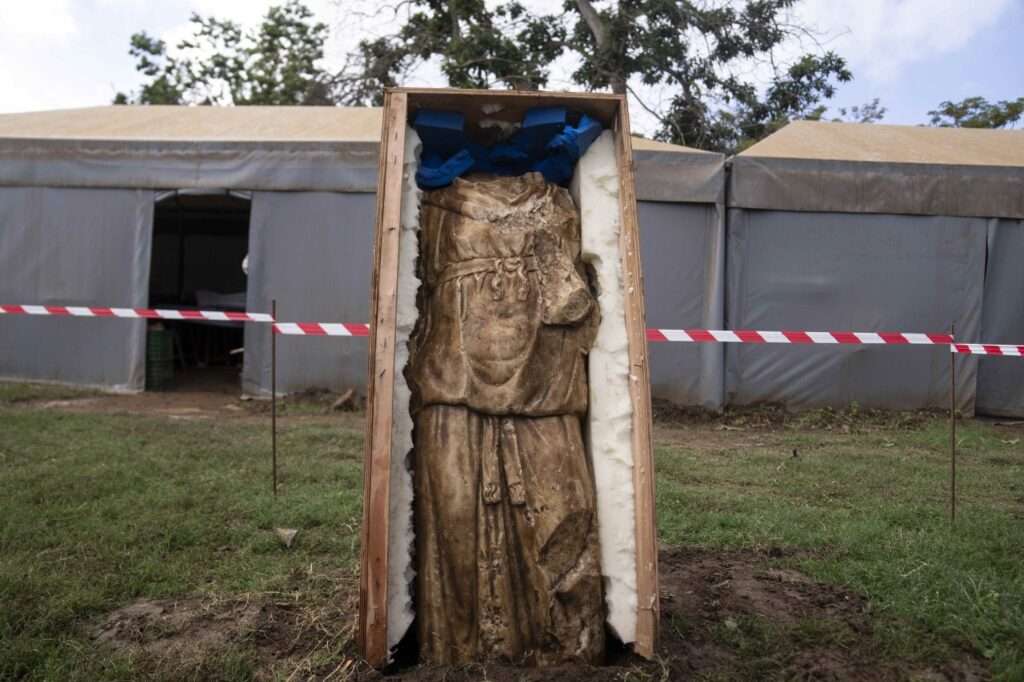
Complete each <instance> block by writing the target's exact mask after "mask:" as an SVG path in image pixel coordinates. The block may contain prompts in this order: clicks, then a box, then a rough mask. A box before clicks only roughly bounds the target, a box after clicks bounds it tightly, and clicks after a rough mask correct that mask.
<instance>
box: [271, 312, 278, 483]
mask: <svg viewBox="0 0 1024 682" xmlns="http://www.w3.org/2000/svg"><path fill="white" fill-rule="evenodd" d="M270 317H272V318H273V320H274V321H273V322H271V324H270V453H271V458H272V466H273V471H274V497H277V331H276V330H275V329H274V324H275V323H276V322H277V299H276V298H275V299H271V301H270Z"/></svg>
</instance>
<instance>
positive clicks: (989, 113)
mask: <svg viewBox="0 0 1024 682" xmlns="http://www.w3.org/2000/svg"><path fill="white" fill-rule="evenodd" d="M928 115H929V116H931V121H930V123H931V125H933V126H939V127H941V128H1013V127H1014V126H1015V125H1016V123H1017V122H1018V121H1019V120H1020V119H1021V116H1024V97H1018V98H1017V99H1015V100H1003V101H1000V102H996V103H994V104H992V103H990V102H989V101H988V100H986V99H985V98H984V97H968V98H967V99H964V100H961V101H959V102H950V101H946V102H942V103H941V104H939V107H938V109H935V110H934V111H929V112H928Z"/></svg>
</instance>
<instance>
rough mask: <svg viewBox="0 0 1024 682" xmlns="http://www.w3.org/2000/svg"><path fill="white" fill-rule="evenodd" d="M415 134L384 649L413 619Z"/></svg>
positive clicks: (405, 225) (408, 179) (404, 241)
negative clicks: (408, 374) (410, 368)
mask: <svg viewBox="0 0 1024 682" xmlns="http://www.w3.org/2000/svg"><path fill="white" fill-rule="evenodd" d="M420 149H421V145H420V138H419V135H417V134H416V131H415V130H413V129H412V128H411V127H406V130H405V167H404V168H403V169H402V213H401V220H400V226H401V231H400V232H399V237H398V296H397V303H396V311H395V385H394V393H393V395H392V402H391V406H392V407H391V478H390V494H389V496H388V501H389V508H388V513H389V516H390V519H389V521H390V524H389V531H388V652H389V657H390V652H391V650H392V649H393V648H394V647H395V645H397V644H398V642H399V640H401V639H402V636H403V635H405V632H406V630H408V629H409V626H410V625H411V624H412V619H413V616H414V615H415V612H414V610H413V605H412V582H413V578H415V577H416V571H415V569H414V568H413V565H412V557H413V541H414V540H415V534H414V531H413V524H412V498H413V488H412V474H411V472H410V461H409V459H410V454H411V453H412V427H413V423H412V415H411V414H410V413H409V400H410V398H411V393H410V391H409V384H408V383H407V382H406V380H405V373H404V370H405V365H406V363H407V362H408V360H409V335H410V334H412V329H413V327H414V326H415V325H416V318H417V317H418V316H419V310H418V309H417V307H416V292H417V291H418V290H419V288H420V280H419V277H417V276H416V257H417V255H418V251H419V230H420V198H421V196H422V194H423V193H422V192H421V191H420V189H419V187H417V186H416V169H417V168H418V167H419V158H420Z"/></svg>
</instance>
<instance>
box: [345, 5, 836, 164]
mask: <svg viewBox="0 0 1024 682" xmlns="http://www.w3.org/2000/svg"><path fill="white" fill-rule="evenodd" d="M796 2H797V0H745V2H744V3H743V4H742V6H738V3H736V2H732V1H730V0H618V1H613V0H598V1H592V0H564V4H563V5H562V7H561V11H560V12H557V13H550V14H549V13H544V12H535V11H530V10H527V9H526V8H525V7H524V6H523V5H521V4H520V3H519V2H517V1H506V2H501V3H499V4H497V5H495V4H494V3H487V2H484V0H403V2H400V3H399V6H400V7H401V9H402V11H404V12H405V15H404V18H402V17H400V16H399V13H398V11H397V10H396V13H395V18H396V19H399V20H400V26H399V27H398V28H397V30H395V31H394V32H392V33H391V34H389V35H385V36H382V37H379V38H376V39H373V40H366V41H363V42H361V43H360V45H359V47H358V49H357V50H356V52H355V53H354V54H353V61H352V64H350V67H349V69H347V70H346V73H345V76H344V77H343V78H342V79H341V82H342V83H343V85H342V91H343V95H342V97H343V98H344V99H345V101H346V102H349V103H367V104H369V103H376V102H379V98H380V92H381V90H382V88H383V87H386V86H389V85H393V84H395V83H397V82H400V81H401V80H402V78H403V76H404V75H405V74H407V73H408V72H409V70H410V69H411V68H413V67H414V66H415V65H417V64H420V63H423V62H425V61H428V60H431V59H438V60H439V61H440V64H441V68H442V71H443V73H444V74H445V75H446V77H447V78H448V81H449V83H450V84H451V85H460V86H469V87H490V86H492V85H501V84H503V85H506V86H509V87H539V86H543V85H544V84H546V83H547V81H548V79H549V77H550V68H551V63H552V62H553V61H554V60H555V59H556V58H557V57H559V56H562V55H568V56H571V57H572V58H573V61H574V62H575V63H576V68H575V69H574V71H573V72H572V74H571V79H572V81H573V82H574V83H576V84H578V85H580V86H583V87H585V88H588V89H592V90H598V89H610V90H611V91H613V92H619V93H626V92H629V93H632V94H633V95H634V96H635V98H636V99H637V101H638V102H639V103H640V104H641V106H643V107H644V108H645V109H646V110H647V111H648V112H649V113H651V114H652V115H653V116H654V117H655V118H656V119H657V121H658V123H659V130H658V132H657V134H656V137H658V138H659V139H662V140H666V141H670V142H676V143H681V144H688V145H692V146H697V147H701V148H704V149H713V150H718V151H725V152H732V151H735V150H736V149H738V148H739V147H741V146H742V145H743V144H745V143H746V141H749V140H751V139H758V138H760V137H762V136H763V135H765V134H767V133H768V132H771V131H772V130H774V129H775V128H777V127H778V126H780V125H782V124H783V123H785V122H786V121H788V120H791V119H793V118H803V117H805V116H807V115H810V114H811V113H813V112H814V111H815V108H816V107H817V106H818V105H819V103H820V102H821V101H822V100H826V99H829V98H830V97H832V96H833V95H834V94H835V88H836V83H837V82H845V81H849V80H850V79H851V78H852V75H851V74H850V71H849V70H848V69H847V67H846V62H845V60H844V59H843V58H842V57H839V56H838V55H836V54H835V53H833V52H821V53H809V54H805V55H802V56H800V57H799V58H797V59H795V60H794V61H792V62H790V63H785V64H784V63H781V62H779V61H777V54H776V53H777V52H778V49H779V48H780V47H781V46H782V44H783V43H785V42H786V41H787V40H789V39H790V38H792V37H794V36H797V35H800V36H804V37H806V36H807V35H808V34H809V32H808V31H807V30H806V29H805V28H803V27H801V26H796V25H792V24H790V23H788V12H789V10H790V9H791V8H792V7H793V6H794V4H795V3H796ZM754 68H760V69H762V70H764V71H766V72H767V73H768V80H769V84H768V86H767V88H764V89H762V88H758V87H757V86H756V85H755V84H754V82H753V80H752V79H751V78H744V77H742V76H740V75H737V74H739V73H740V72H742V71H747V72H749V71H751V70H752V69H754ZM645 88H646V89H651V88H659V89H661V90H662V91H663V92H667V93H668V95H667V97H666V98H665V102H664V103H662V104H657V105H656V104H652V103H650V102H647V101H646V99H645V97H644V96H643V94H644V92H643V91H644V90H645Z"/></svg>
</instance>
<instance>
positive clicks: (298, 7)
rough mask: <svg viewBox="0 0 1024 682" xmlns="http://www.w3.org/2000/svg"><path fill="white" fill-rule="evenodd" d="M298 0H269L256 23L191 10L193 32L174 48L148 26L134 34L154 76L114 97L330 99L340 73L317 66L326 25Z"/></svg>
mask: <svg viewBox="0 0 1024 682" xmlns="http://www.w3.org/2000/svg"><path fill="white" fill-rule="evenodd" d="M312 19H313V13H312V11H311V10H310V9H309V8H308V7H306V6H305V5H303V4H302V3H301V2H298V0H289V2H288V3H286V4H284V5H281V6H275V7H271V8H270V9H269V10H267V13H266V15H265V16H264V18H263V21H262V23H261V24H260V26H259V28H258V29H257V30H256V31H248V32H247V31H243V30H242V28H241V26H239V25H238V24H236V23H234V22H232V21H227V20H221V19H217V18H215V17H212V16H211V17H202V16H200V15H198V14H195V13H193V14H192V17H191V18H190V19H189V21H190V22H191V23H192V25H193V30H194V32H193V35H192V37H191V38H189V39H187V40H184V41H182V42H181V43H179V44H178V45H177V48H178V52H177V53H176V54H175V55H171V54H170V53H169V52H168V50H167V45H166V44H165V43H164V41H162V40H157V39H155V38H153V37H151V36H150V35H148V34H146V33H145V32H141V33H136V34H135V35H133V36H132V39H131V49H130V50H129V53H130V54H131V56H132V57H134V58H135V60H136V69H137V70H138V71H139V72H140V73H142V74H143V75H144V76H146V77H147V78H149V80H148V82H146V83H145V84H144V85H143V86H142V88H141V89H140V90H139V92H137V93H133V94H126V93H118V94H117V96H116V97H115V98H114V103H115V104H129V103H132V104H240V105H241V104H331V103H333V102H334V99H335V96H334V94H333V90H334V88H335V87H336V83H335V81H334V77H333V76H332V75H331V74H330V73H328V72H327V71H325V70H323V69H322V68H321V67H320V66H318V62H319V61H320V60H321V59H322V58H323V46H324V41H325V40H326V39H327V33H328V31H327V26H326V25H325V24H323V23H319V22H316V23H314V22H313V20H312Z"/></svg>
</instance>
